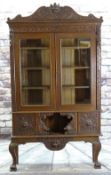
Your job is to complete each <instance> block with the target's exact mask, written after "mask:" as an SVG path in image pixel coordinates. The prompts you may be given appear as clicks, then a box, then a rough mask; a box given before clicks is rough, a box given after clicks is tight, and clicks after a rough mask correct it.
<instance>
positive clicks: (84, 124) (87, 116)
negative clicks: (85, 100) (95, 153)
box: [78, 112, 100, 135]
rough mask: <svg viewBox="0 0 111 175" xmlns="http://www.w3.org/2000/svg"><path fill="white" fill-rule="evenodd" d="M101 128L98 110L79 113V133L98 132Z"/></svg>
mask: <svg viewBox="0 0 111 175" xmlns="http://www.w3.org/2000/svg"><path fill="white" fill-rule="evenodd" d="M99 130H100V128H99V116H98V115H97V114H96V112H89V113H78V133H79V134H86V135H88V134H98V133H99Z"/></svg>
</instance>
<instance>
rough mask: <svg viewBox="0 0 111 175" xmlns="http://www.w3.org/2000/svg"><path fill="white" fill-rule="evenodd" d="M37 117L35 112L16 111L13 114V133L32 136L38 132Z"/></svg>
mask: <svg viewBox="0 0 111 175" xmlns="http://www.w3.org/2000/svg"><path fill="white" fill-rule="evenodd" d="M36 123H37V117H36V115H35V114H32V113H31V114H29V113H14V114H13V135H16V136H31V135H36V133H37V126H36Z"/></svg>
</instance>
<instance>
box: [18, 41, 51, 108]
mask: <svg viewBox="0 0 111 175" xmlns="http://www.w3.org/2000/svg"><path fill="white" fill-rule="evenodd" d="M20 48H21V91H22V104H23V105H36V104H38V105H49V104H50V86H51V85H50V50H49V40H48V39H26V40H21V41H20Z"/></svg>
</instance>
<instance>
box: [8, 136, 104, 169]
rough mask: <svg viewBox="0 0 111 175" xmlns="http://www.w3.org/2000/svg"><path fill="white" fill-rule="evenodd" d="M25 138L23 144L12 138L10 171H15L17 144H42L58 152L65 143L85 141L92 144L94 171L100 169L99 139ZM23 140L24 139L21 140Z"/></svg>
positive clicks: (19, 140) (20, 140)
mask: <svg viewBox="0 0 111 175" xmlns="http://www.w3.org/2000/svg"><path fill="white" fill-rule="evenodd" d="M28 139H29V138H26V140H25V142H24V141H23V142H22V137H17V138H16V137H14V138H12V141H11V143H10V145H9V151H10V153H11V156H12V160H13V161H12V165H11V167H10V171H17V164H18V158H19V156H18V145H19V144H24V143H26V142H37V141H39V142H43V143H44V144H45V145H46V147H47V148H48V149H50V150H60V149H63V148H64V146H65V145H66V143H67V142H69V141H85V142H90V143H92V160H93V163H94V168H95V169H100V168H101V164H100V163H99V161H98V156H99V152H100V150H101V143H100V141H99V137H97V136H96V137H94V136H93V137H85V138H82V137H81V139H80V137H76V138H72V137H57V136H53V137H52V138H51V137H49V138H48V137H47V138H44V137H42V138H38V139H37V138H34V137H33V138H30V139H29V141H28ZM23 140H24V138H23Z"/></svg>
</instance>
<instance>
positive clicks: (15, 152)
mask: <svg viewBox="0 0 111 175" xmlns="http://www.w3.org/2000/svg"><path fill="white" fill-rule="evenodd" d="M17 148H18V144H17V143H13V142H11V143H10V145H9V151H10V154H11V156H12V159H13V160H12V165H11V167H10V171H17V167H16V164H17V163H18V149H17Z"/></svg>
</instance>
